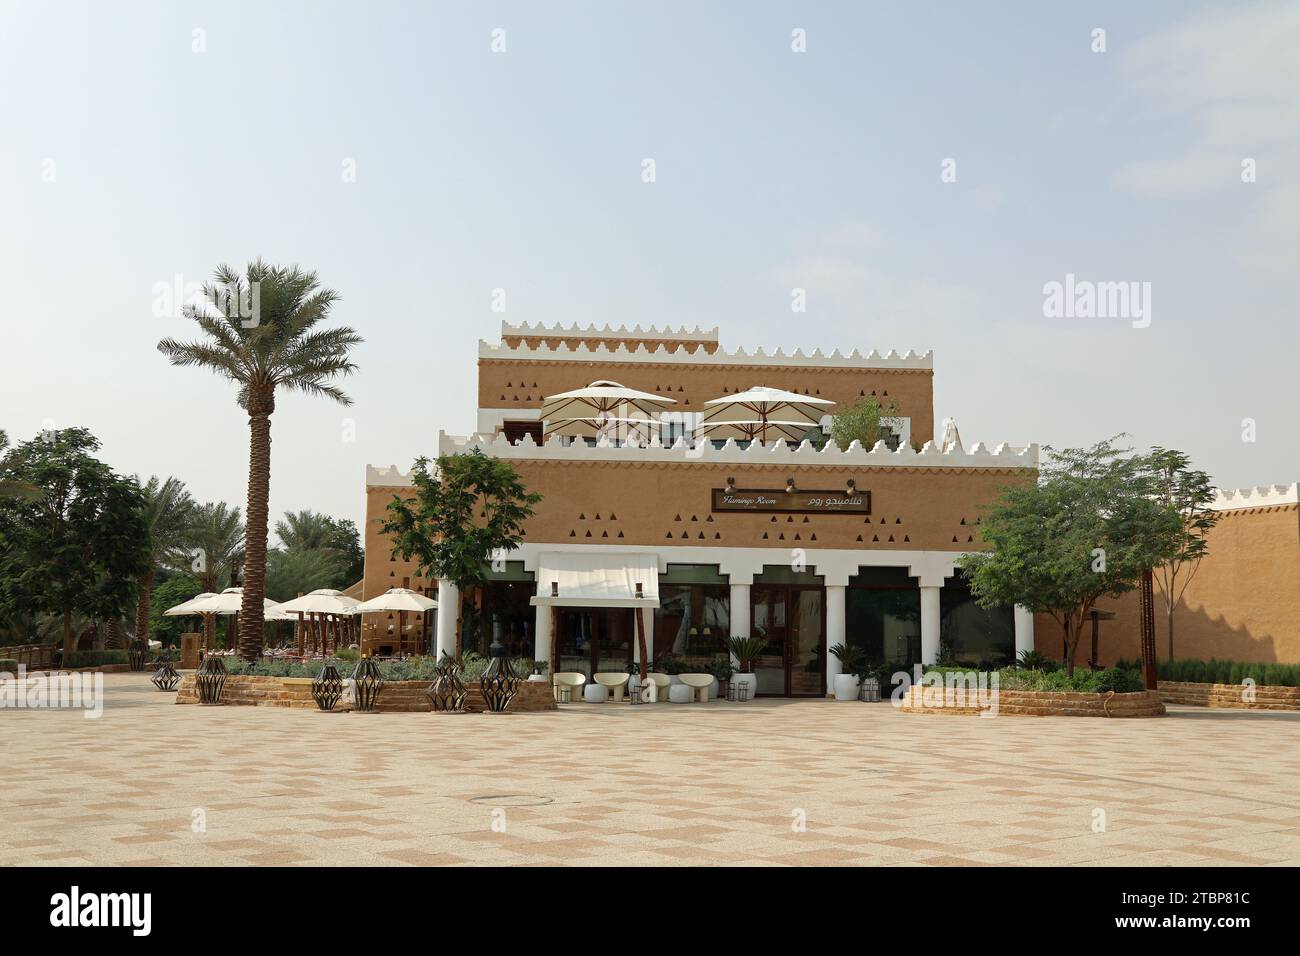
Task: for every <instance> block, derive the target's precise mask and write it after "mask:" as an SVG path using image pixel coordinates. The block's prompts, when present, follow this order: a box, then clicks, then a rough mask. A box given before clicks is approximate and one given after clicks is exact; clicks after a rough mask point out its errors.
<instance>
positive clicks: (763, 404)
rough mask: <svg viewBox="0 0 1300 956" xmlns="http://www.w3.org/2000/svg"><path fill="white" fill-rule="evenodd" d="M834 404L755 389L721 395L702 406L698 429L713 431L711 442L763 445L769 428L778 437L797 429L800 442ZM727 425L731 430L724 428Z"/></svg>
mask: <svg viewBox="0 0 1300 956" xmlns="http://www.w3.org/2000/svg"><path fill="white" fill-rule="evenodd" d="M834 404H835V403H834V402H832V401H829V400H827V399H825V398H814V397H813V396H811V395H800V394H799V393H798V392H787V391H784V390H783V389H779V388H769V387H767V386H766V385H756V386H755V387H754V388H751V389H750V390H749V391H747V392H737V393H736V394H734V395H724V396H722V398H714V399H711V400H709V401H707V402H705V403H704V407H705V408H706V409H707V410H706V411H705V413H704V422H703V423H702V425H701V427H702V428H703V429H705V430H710V431H713V437H715V438H722V437H726V438H748V439H753V438H757V439H758V440H759V441H766V440H767V430H768V429H769V428H777V427H780V428H781V431H782V434H784V435H789V430H790V429H792V428H796V427H800V426H801V427H802V431H801V432H800V433H799V437H800V438H801V437H803V432H806V431H807V430H808V429H810V428H816V427H817V426H818V424H819V420H820V418H821V416H822V413H823V411H824V410H825V408H826V407H827V406H830V405H834ZM778 418H779V419H780V420H779V421H778V420H777V419H778ZM727 425H731V426H734V427H732V428H726V427H724V426H727ZM719 432H721V433H724V434H719Z"/></svg>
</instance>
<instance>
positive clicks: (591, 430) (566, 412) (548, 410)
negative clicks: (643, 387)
mask: <svg viewBox="0 0 1300 956" xmlns="http://www.w3.org/2000/svg"><path fill="white" fill-rule="evenodd" d="M676 403H677V402H676V399H672V398H665V397H664V396H662V395H653V394H651V393H650V392H641V391H638V390H637V389H635V388H628V387H627V386H625V385H620V384H619V383H618V382H609V381H599V382H592V383H591V384H590V385H588V386H586V387H584V388H575V389H574V390H573V391H570V392H560V393H559V394H557V395H547V396H546V397H545V398H544V399H543V405H542V420H543V421H545V422H546V423H547V425H548V427H547V430H546V437H548V438H549V437H550V436H551V435H553V434H560V435H575V434H582V435H585V436H587V437H591V436H592V435H595V434H596V432H597V430H598V428H599V427H600V426H599V421H596V419H606V418H609V417H614V418H620V419H624V420H626V421H631V420H632V419H634V418H635V417H636V416H637V415H644V416H647V417H650V418H653V416H655V415H656V414H658V412H659V411H660V408H661V406H663V405H675V404H676ZM582 419H590V420H589V421H585V422H584V421H581V420H582ZM561 422H563V423H564V429H565V430H563V431H557V430H556V429H557V427H558V426H559V425H560V423H561Z"/></svg>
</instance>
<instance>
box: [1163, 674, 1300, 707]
mask: <svg viewBox="0 0 1300 956" xmlns="http://www.w3.org/2000/svg"><path fill="white" fill-rule="evenodd" d="M1158 686H1159V688H1160V690H1159V693H1160V696H1161V698H1162V699H1163V700H1164V702H1165V703H1166V704H1192V705H1194V706H1197V707H1230V708H1235V709H1238V710H1300V687H1278V686H1272V685H1267V684H1260V685H1258V686H1256V687H1254V688H1253V690H1254V695H1255V699H1254V700H1253V701H1250V700H1245V699H1243V694H1245V691H1246V688H1245V687H1243V686H1242V685H1241V684H1193V683H1189V682H1187V681H1170V680H1162V681H1160V683H1159V685H1158Z"/></svg>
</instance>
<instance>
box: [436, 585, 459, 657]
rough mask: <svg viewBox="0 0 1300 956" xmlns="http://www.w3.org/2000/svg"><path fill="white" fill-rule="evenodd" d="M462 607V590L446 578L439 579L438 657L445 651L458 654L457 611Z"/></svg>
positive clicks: (449, 654) (450, 654) (454, 654)
mask: <svg viewBox="0 0 1300 956" xmlns="http://www.w3.org/2000/svg"><path fill="white" fill-rule="evenodd" d="M459 607H460V591H458V590H457V588H456V585H454V584H452V583H451V582H450V581H448V580H447V579H446V578H439V579H438V658H439V659H441V658H442V655H443V654H444V653H445V654H446V655H447V656H448V657H455V656H456V616H457V615H456V611H457V610H458V609H459Z"/></svg>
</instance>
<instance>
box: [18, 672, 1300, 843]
mask: <svg viewBox="0 0 1300 956" xmlns="http://www.w3.org/2000/svg"><path fill="white" fill-rule="evenodd" d="M105 688H106V695H107V699H106V703H105V709H104V714H103V716H102V717H101V718H100V719H97V720H87V719H86V718H85V717H84V716H83V715H82V714H81V713H80V712H76V711H23V710H17V711H14V710H10V711H0V722H2V724H0V728H2V729H0V753H2V754H3V759H4V768H5V769H4V776H3V786H0V817H2V818H3V819H4V821H5V823H6V830H7V835H6V841H5V843H4V845H3V847H0V863H3V864H19V863H23V864H30V863H36V864H50V865H85V864H110V865H111V864H133V865H163V864H190V865H200V866H211V865H222V864H240V865H242V864H327V865H340V864H367V865H394V864H412V865H438V864H506V865H516V866H517V865H526V864H537V865H544V866H549V865H590V864H607V865H616V866H631V865H644V866H666V865H679V864H719V865H807V864H812V865H818V864H847V865H877V866H878V865H917V864H922V865H931V866H949V865H952V866H973V865H987V864H994V865H998V864H1000V865H1006V864H1029V865H1038V864H1087V865H1112V864H1114V865H1165V864H1175V865H1192V866H1202V865H1217V864H1285V865H1291V866H1294V865H1297V864H1300V714H1297V713H1286V714H1276V713H1272V714H1270V713H1248V712H1242V711H1226V710H1208V709H1202V708H1190V707H1172V708H1170V714H1169V716H1168V717H1165V718H1160V719H1151V720H1104V719H1081V718H1074V719H1071V718H1059V717H1058V718H1032V717H1006V716H1004V717H999V718H995V719H982V718H973V717H954V716H909V715H904V714H901V713H899V712H897V711H896V710H895V709H894V708H893V707H891V706H889V705H888V704H858V703H834V702H829V701H791V700H759V701H752V702H749V703H746V704H727V703H714V704H709V705H702V704H695V705H671V704H658V705H650V706H642V707H631V706H627V705H614V704H608V705H591V704H573V705H568V706H566V707H563V708H561V709H560V710H559V711H557V712H545V713H537V714H512V715H502V716H492V715H457V716H452V715H435V714H427V713H426V714H417V713H408V714H403V713H394V714H321V713H315V712H311V711H293V710H279V709H271V708H257V707H219V708H203V707H199V706H177V705H174V704H172V702H171V701H172V699H173V696H174V695H172V694H162V693H159V692H157V691H155V690H154V688H153V686H152V685H151V684H150V683H149V680H148V677H147V675H139V674H111V675H107V676H106V677H105ZM1099 825H1103V826H1104V832H1094V828H1095V827H1097V826H1099Z"/></svg>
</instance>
